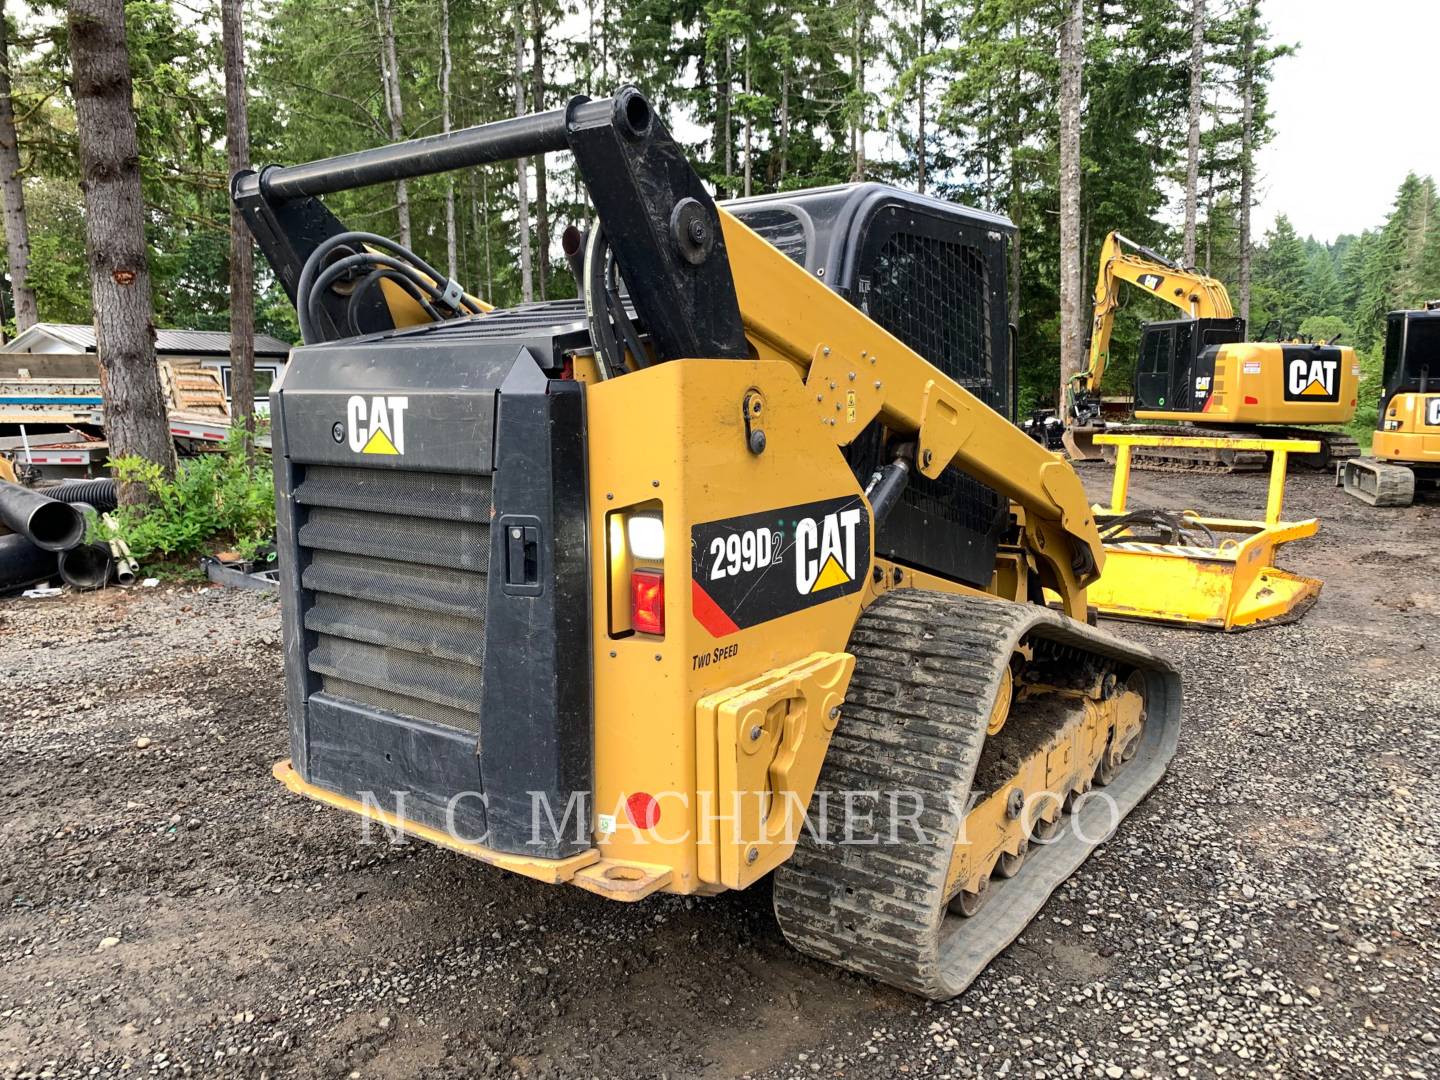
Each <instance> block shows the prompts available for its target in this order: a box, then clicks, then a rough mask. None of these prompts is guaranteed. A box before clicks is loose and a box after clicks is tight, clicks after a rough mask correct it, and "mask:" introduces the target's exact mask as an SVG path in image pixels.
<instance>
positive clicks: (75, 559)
mask: <svg viewBox="0 0 1440 1080" xmlns="http://www.w3.org/2000/svg"><path fill="white" fill-rule="evenodd" d="M114 562H115V561H114V559H113V558H112V557H111V555H110V547H109V545H108V544H81V545H80V546H79V547H73V548H71V549H70V550H69V551H62V552H61V553H60V576H61V577H62V578H64V579H65V584H66V585H72V586H74V587H75V588H77V589H100V588H104V587H105V586H106V585H107V584H109V582H110V571H111V569H112V568H113V566H114Z"/></svg>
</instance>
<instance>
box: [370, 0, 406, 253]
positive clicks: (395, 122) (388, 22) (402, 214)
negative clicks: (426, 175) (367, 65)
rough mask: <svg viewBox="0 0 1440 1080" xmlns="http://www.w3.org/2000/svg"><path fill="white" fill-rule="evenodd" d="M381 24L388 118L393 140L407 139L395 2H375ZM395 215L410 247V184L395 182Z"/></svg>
mask: <svg viewBox="0 0 1440 1080" xmlns="http://www.w3.org/2000/svg"><path fill="white" fill-rule="evenodd" d="M375 14H376V18H377V20H378V21H379V23H380V81H381V83H382V85H383V87H384V90H385V115H386V116H387V117H388V118H389V120H390V138H391V139H392V140H393V141H394V142H401V141H402V140H403V139H404V138H405V113H404V103H403V101H402V99H401V97H400V67H399V64H398V63H397V62H396V59H395V9H394V7H393V5H392V0H376V11H375ZM395 214H396V217H398V218H399V221H400V243H402V244H404V245H405V246H406V247H407V248H408V247H410V246H411V245H410V185H409V183H408V182H406V181H404V180H397V181H395Z"/></svg>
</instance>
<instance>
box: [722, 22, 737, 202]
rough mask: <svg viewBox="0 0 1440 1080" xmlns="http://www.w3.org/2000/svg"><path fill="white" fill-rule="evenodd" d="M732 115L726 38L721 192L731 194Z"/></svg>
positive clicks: (728, 44)
mask: <svg viewBox="0 0 1440 1080" xmlns="http://www.w3.org/2000/svg"><path fill="white" fill-rule="evenodd" d="M730 121H731V116H730V39H729V38H728V37H727V38H726V39H725V186H724V188H722V189H721V192H720V194H721V195H722V196H726V195H729V194H730V191H729V188H730V177H731V175H732V174H733V173H734V171H735V158H734V155H733V153H732V148H733V146H734V143H735V134H734V132H735V129H734V127H733V126H732V125H731V122H730Z"/></svg>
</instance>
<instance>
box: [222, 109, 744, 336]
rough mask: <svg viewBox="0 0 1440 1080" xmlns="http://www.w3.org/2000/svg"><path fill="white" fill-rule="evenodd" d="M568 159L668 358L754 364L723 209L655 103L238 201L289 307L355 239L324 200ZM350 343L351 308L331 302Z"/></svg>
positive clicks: (458, 142)
mask: <svg viewBox="0 0 1440 1080" xmlns="http://www.w3.org/2000/svg"><path fill="white" fill-rule="evenodd" d="M562 150H569V151H571V152H572V153H573V154H574V155H575V162H576V165H577V166H578V167H579V172H580V178H581V180H582V182H583V183H584V184H585V188H586V190H587V191H588V192H589V195H590V201H591V203H592V204H593V205H594V207H595V213H596V216H597V217H598V218H599V222H600V227H601V228H602V229H603V230H604V234H605V238H606V240H607V242H608V243H609V245H610V248H611V250H612V251H613V253H614V258H615V262H616V264H617V266H618V267H619V270H620V274H621V276H622V277H623V278H624V280H625V283H626V285H627V287H628V291H629V295H630V302H631V303H632V304H633V305H634V307H635V311H636V314H637V315H638V316H639V317H640V319H641V321H642V322H643V324H644V326H645V329H646V330H647V331H648V333H649V334H650V337H651V340H652V343H653V346H654V348H655V351H656V354H657V358H658V359H661V360H673V359H679V358H681V357H712V358H731V359H740V358H744V357H747V356H749V355H750V347H749V344H748V343H747V341H746V339H745V333H744V328H743V326H742V325H741V321H740V308H739V305H738V303H737V302H736V299H735V282H734V279H733V277H732V276H731V271H730V261H729V258H728V257H727V255H726V252H725V240H724V237H723V236H722V234H721V230H720V219H719V213H718V211H717V210H716V208H715V202H714V200H713V199H712V198H711V197H710V195H709V193H708V192H707V191H706V190H705V188H704V185H703V184H702V183H701V181H700V177H699V176H697V175H696V173H695V170H694V169H693V168H691V166H690V163H689V161H688V160H687V159H686V157H685V155H684V153H683V152H682V151H681V149H680V147H679V146H677V145H676V144H675V141H674V139H672V138H671V137H670V133H669V131H667V130H666V128H665V125H664V124H663V123H661V122H660V119H659V117H657V116H656V115H655V112H654V110H653V109H652V108H651V107H650V103H649V102H648V101H647V100H646V99H645V96H644V95H643V94H641V93H640V91H639V90H636V89H635V88H634V87H630V86H627V87H624V88H623V89H621V90H620V91H619V92H618V93H616V94H615V95H614V96H613V97H609V98H603V99H601V100H598V101H592V100H590V99H589V98H586V97H583V96H582V97H575V98H572V99H571V101H570V102H569V104H568V105H566V107H565V108H564V109H554V110H551V111H550V112H544V113H535V114H533V115H530V116H520V117H515V118H514V119H511V120H498V121H496V122H494V123H490V124H481V125H478V126H476V127H471V128H465V129H463V130H461V131H454V132H449V133H446V134H442V135H431V136H429V137H427V138H424V139H413V140H411V141H409V142H402V143H394V144H392V145H390V146H382V147H378V148H376V149H374V150H361V151H359V152H357V153H353V154H343V155H341V156H339V157H333V158H325V159H324V160H321V161H312V162H310V163H308V164H305V165H292V166H288V167H279V166H274V165H271V166H266V167H265V168H263V169H261V170H260V171H259V172H253V171H249V170H247V171H244V172H240V173H237V174H236V175H235V177H234V178H233V179H232V181H231V196H232V197H233V198H234V200H235V204H236V206H237V207H238V208H239V210H240V212H241V214H242V215H243V216H244V218H245V222H246V224H247V225H249V227H250V230H251V232H253V233H254V234H255V240H256V242H257V243H258V244H259V245H260V250H261V252H262V253H263V254H264V256H265V258H266V260H267V261H268V262H269V263H270V265H271V266H272V267H273V268H274V270H275V273H276V275H277V276H278V277H279V278H280V281H281V283H282V284H283V285H284V287H285V290H286V292H287V293H288V294H289V296H290V299H291V300H292V301H295V300H296V299H297V295H296V294H297V287H298V286H299V283H300V275H301V270H302V269H303V267H304V265H305V261H306V260H307V259H308V258H309V257H310V254H311V253H312V252H314V251H315V249H316V248H317V247H319V246H320V245H321V244H322V243H324V242H325V241H326V240H328V239H329V238H331V237H333V236H337V235H339V234H341V233H342V232H344V231H346V230H345V227H344V226H343V225H342V224H341V223H340V221H339V220H338V219H337V218H336V217H335V216H334V215H333V214H331V213H330V211H329V210H327V209H326V208H325V207H324V206H323V205H322V204H321V202H320V201H319V196H321V195H328V194H331V193H333V192H337V191H349V190H351V189H353V188H359V187H368V186H370V185H373V184H385V183H393V182H395V181H397V180H407V179H411V178H414V177H418V176H429V175H433V174H436V173H444V172H450V171H453V170H456V169H464V168H471V167H474V166H477V165H486V164H490V163H492V162H498V161H510V160H514V159H515V158H520V157H531V156H535V155H540V154H547V153H555V152H558V151H562ZM322 308H323V309H324V312H325V315H326V316H327V318H326V320H325V321H326V325H325V327H324V331H325V335H326V336H327V337H329V338H338V337H342V336H344V335H345V333H346V331H345V330H344V329H343V328H344V327H345V320H344V318H343V317H342V314H341V312H342V308H343V298H341V297H338V296H335V297H333V300H332V297H330V296H327V297H325V298H324V300H323V302H322Z"/></svg>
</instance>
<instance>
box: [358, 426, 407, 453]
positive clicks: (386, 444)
mask: <svg viewBox="0 0 1440 1080" xmlns="http://www.w3.org/2000/svg"><path fill="white" fill-rule="evenodd" d="M360 452H361V453H362V454H390V455H392V456H394V455H397V454H399V453H400V451H399V450H396V449H395V444H394V443H392V442H391V441H390V436H388V435H386V434H385V432H383V431H380V430H378V429H377V430H376V432H375V434H373V435H371V436H370V441H369V442H367V443H366V444H365V445H364V447H362V448H361V450H360Z"/></svg>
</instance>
